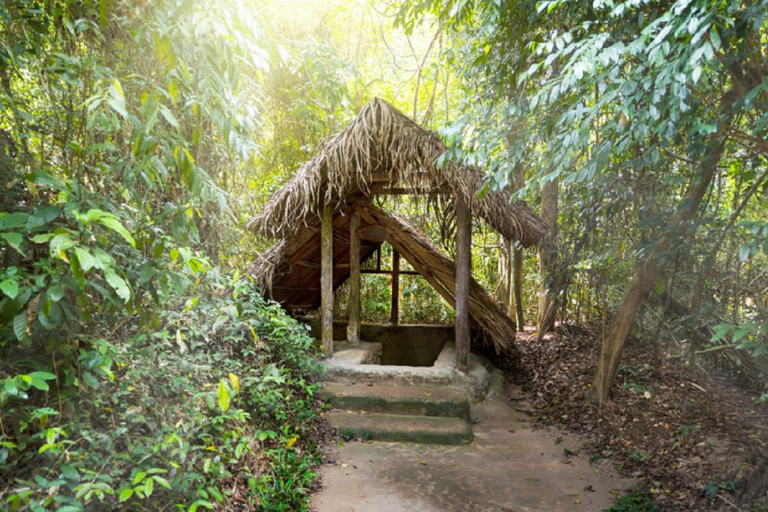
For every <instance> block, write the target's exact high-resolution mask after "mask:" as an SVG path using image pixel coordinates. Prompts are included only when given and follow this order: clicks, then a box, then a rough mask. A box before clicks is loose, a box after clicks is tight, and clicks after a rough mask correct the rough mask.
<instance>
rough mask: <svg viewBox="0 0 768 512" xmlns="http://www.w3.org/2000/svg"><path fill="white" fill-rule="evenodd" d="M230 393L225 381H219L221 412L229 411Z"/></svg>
mask: <svg viewBox="0 0 768 512" xmlns="http://www.w3.org/2000/svg"><path fill="white" fill-rule="evenodd" d="M229 401H230V393H229V388H228V387H227V385H226V383H225V382H224V380H223V379H222V380H220V381H219V409H221V412H227V409H229Z"/></svg>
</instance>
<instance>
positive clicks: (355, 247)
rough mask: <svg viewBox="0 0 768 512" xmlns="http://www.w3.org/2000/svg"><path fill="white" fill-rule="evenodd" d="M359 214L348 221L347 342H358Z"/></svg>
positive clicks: (353, 215) (354, 214)
mask: <svg viewBox="0 0 768 512" xmlns="http://www.w3.org/2000/svg"><path fill="white" fill-rule="evenodd" d="M359 228H360V214H359V213H353V214H352V217H350V219H349V299H348V300H347V316H348V317H349V323H348V324H347V340H349V341H353V342H357V341H360V236H359V235H358V234H357V230H358V229H359Z"/></svg>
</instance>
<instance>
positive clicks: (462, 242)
mask: <svg viewBox="0 0 768 512" xmlns="http://www.w3.org/2000/svg"><path fill="white" fill-rule="evenodd" d="M457 196H458V197H457V198H456V293H455V295H456V369H457V370H459V371H462V372H467V370H468V369H469V336H470V333H469V330H470V327H469V281H470V277H471V274H472V223H471V216H470V213H469V207H468V206H467V203H466V201H465V199H464V197H463V196H462V195H461V194H457Z"/></svg>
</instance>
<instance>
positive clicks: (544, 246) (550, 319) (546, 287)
mask: <svg viewBox="0 0 768 512" xmlns="http://www.w3.org/2000/svg"><path fill="white" fill-rule="evenodd" d="M557 195H558V180H552V181H549V182H547V183H546V184H545V185H544V186H543V187H542V189H541V218H542V220H543V221H544V222H546V223H547V226H549V229H548V230H547V232H546V233H545V234H544V238H543V240H542V241H541V245H540V246H539V262H540V273H539V314H538V320H537V322H536V323H537V324H538V329H539V337H541V336H542V335H543V334H544V333H546V332H548V331H549V330H551V329H552V327H554V323H555V322H554V319H555V313H556V310H557V305H556V302H555V300H554V297H553V292H554V290H555V289H556V287H555V286H554V285H555V280H556V275H555V266H556V265H557Z"/></svg>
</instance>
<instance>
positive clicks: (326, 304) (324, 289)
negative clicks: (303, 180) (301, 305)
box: [320, 205, 333, 357]
mask: <svg viewBox="0 0 768 512" xmlns="http://www.w3.org/2000/svg"><path fill="white" fill-rule="evenodd" d="M321 231H322V233H321V234H320V260H321V261H320V265H321V269H320V312H321V313H320V317H321V322H322V335H321V339H322V342H323V354H325V356H326V357H332V356H333V208H332V207H331V206H330V205H326V206H324V207H323V211H322V215H321Z"/></svg>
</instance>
